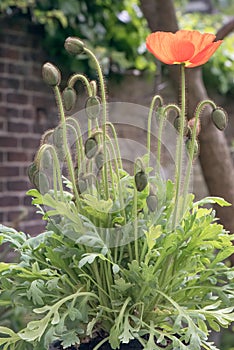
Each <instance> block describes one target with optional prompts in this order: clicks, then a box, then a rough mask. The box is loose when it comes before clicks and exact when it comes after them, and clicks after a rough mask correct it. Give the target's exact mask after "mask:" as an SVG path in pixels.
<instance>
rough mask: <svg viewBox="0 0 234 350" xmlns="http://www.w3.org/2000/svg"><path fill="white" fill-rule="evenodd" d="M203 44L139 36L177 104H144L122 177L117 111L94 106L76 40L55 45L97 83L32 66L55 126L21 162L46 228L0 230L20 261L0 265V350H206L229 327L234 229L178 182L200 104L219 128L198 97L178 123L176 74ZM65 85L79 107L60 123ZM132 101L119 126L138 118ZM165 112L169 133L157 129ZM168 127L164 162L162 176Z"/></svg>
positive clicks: (193, 34) (102, 96) (95, 93)
mask: <svg viewBox="0 0 234 350" xmlns="http://www.w3.org/2000/svg"><path fill="white" fill-rule="evenodd" d="M214 39H215V37H214V36H213V35H211V34H201V33H199V32H197V31H185V30H182V31H178V32H177V33H175V34H173V33H164V32H156V33H153V34H151V35H150V36H149V37H148V38H147V41H146V43H147V48H148V49H149V50H150V51H151V52H152V53H153V54H154V55H155V56H156V57H157V58H158V59H160V60H161V61H162V62H164V63H166V64H179V65H180V67H181V101H180V104H179V105H178V106H177V105H174V104H169V105H166V104H164V102H163V99H162V97H160V96H158V95H156V96H154V97H153V99H152V103H151V106H150V108H149V110H147V114H146V115H145V120H147V123H146V124H147V128H146V130H145V134H146V145H145V147H143V148H142V150H141V152H140V155H137V152H136V154H135V153H134V152H132V151H131V152H130V153H131V156H130V159H128V160H129V163H131V164H133V166H132V169H131V171H130V170H129V171H128V170H127V169H126V167H124V166H123V163H124V162H123V161H124V152H125V151H126V150H129V149H130V148H129V143H125V142H123V143H122V140H121V139H120V138H118V137H117V129H118V128H117V127H116V126H114V123H113V122H112V118H111V117H112V115H113V114H114V110H117V122H119V123H120V124H122V123H123V122H124V121H125V123H126V124H127V122H126V121H127V113H125V112H126V110H125V111H124V110H122V111H121V106H123V105H122V104H120V105H117V106H114V107H115V108H111V107H112V106H111V105H107V101H106V90H105V85H104V78H103V74H102V70H101V68H100V65H99V62H98V60H97V58H96V57H95V55H94V54H93V53H92V52H91V51H90V50H89V49H88V48H87V46H86V45H85V43H83V42H82V41H81V40H80V39H78V38H68V39H67V40H66V43H65V48H66V49H67V51H68V52H69V53H71V54H75V55H80V54H82V55H86V56H87V57H88V58H89V59H90V60H91V61H92V64H93V65H95V67H96V70H97V74H98V84H97V83H96V81H90V80H89V79H88V78H87V77H85V76H84V75H82V74H75V75H73V76H71V78H69V80H68V82H67V86H66V88H65V89H64V90H63V92H61V90H60V80H61V74H60V72H59V70H58V68H57V67H55V66H54V65H53V64H51V63H46V64H45V65H44V66H43V77H44V79H45V81H46V83H47V84H49V85H50V86H51V87H52V89H53V91H54V94H55V98H56V102H57V106H58V111H59V116H60V121H59V124H58V126H57V127H56V128H55V129H54V130H49V131H47V132H46V133H45V134H44V135H43V137H42V141H41V146H40V148H39V150H38V152H37V154H36V156H35V160H34V162H33V163H32V164H31V165H30V167H29V170H28V174H29V178H30V180H31V182H32V183H33V185H34V187H35V188H34V189H32V190H30V191H28V195H29V196H31V197H32V198H33V200H32V203H33V204H34V205H35V206H36V207H37V208H38V212H39V213H41V214H42V218H43V220H45V221H47V226H46V230H45V232H43V233H41V234H39V235H38V236H36V237H30V236H29V235H27V234H24V233H23V232H17V231H16V230H15V229H13V228H9V227H5V226H2V225H1V226H0V242H1V243H5V242H8V243H9V244H10V245H11V246H12V247H13V248H14V249H15V251H16V252H17V253H18V254H19V261H18V262H16V263H7V262H1V263H0V276H1V279H0V293H1V294H0V308H1V310H2V312H1V314H2V316H1V317H2V320H1V326H0V347H1V349H3V350H10V349H11V350H14V349H16V350H22V349H24V350H27V349H36V350H41V349H50V350H51V349H56V348H57V349H80V350H82V349H84V350H85V349H87V348H89V349H94V350H98V349H131V348H132V349H133V348H134V349H137V348H139V349H145V350H156V349H162V348H163V349H167V350H170V349H177V350H184V349H190V350H199V349H211V350H215V349H216V350H217V347H216V346H215V345H214V344H213V343H212V342H211V341H210V339H209V335H210V332H211V330H215V331H219V330H220V328H221V327H228V326H229V325H230V324H231V322H233V321H234V312H233V311H234V306H233V304H234V292H233V287H234V269H233V267H230V266H229V264H228V262H227V259H228V257H229V256H230V255H231V254H232V253H233V252H234V247H233V245H232V240H233V235H231V234H230V233H229V232H227V231H226V230H225V229H224V227H223V226H222V225H221V224H220V223H219V222H218V220H217V218H216V217H215V212H214V210H213V209H212V208H207V207H206V205H207V204H209V205H212V204H218V205H220V206H228V205H229V203H227V202H226V201H225V200H224V199H222V198H219V197H207V198H204V199H202V200H200V201H196V200H195V199H194V195H193V194H192V193H190V178H191V171H192V165H193V161H194V158H195V157H196V156H197V153H198V141H197V137H198V130H199V128H200V123H199V118H200V116H201V113H202V110H203V108H204V107H205V106H207V105H208V106H211V107H212V110H213V112H212V115H211V120H212V121H213V123H214V125H215V126H216V127H218V128H219V129H221V130H223V129H224V128H225V126H226V123H227V116H226V113H225V112H224V111H223V110H222V109H221V108H220V107H217V106H216V104H215V103H214V102H213V101H210V100H205V101H202V102H200V103H199V105H198V106H197V109H196V111H195V113H194V119H193V121H192V122H189V123H188V122H187V119H186V115H185V111H186V105H185V101H186V96H185V78H186V70H187V69H190V68H192V67H195V66H198V65H201V64H204V63H205V62H207V60H208V59H209V57H210V56H211V55H212V54H213V53H214V52H215V51H216V49H217V48H218V46H219V45H220V44H221V42H219V41H218V42H214ZM182 48H183V50H182ZM77 81H80V82H81V83H82V84H83V85H84V87H85V89H86V92H87V101H86V104H85V109H84V110H83V111H82V112H78V113H77V114H74V115H72V114H71V111H72V110H73V108H74V106H75V104H76V99H77V93H76V89H75V84H76V82H77ZM128 107H129V106H128ZM136 107H137V108H136V109H135V110H134V111H133V112H132V113H131V115H132V118H133V119H132V122H131V126H134V125H136V124H137V120H138V119H139V118H137V115H139V114H140V115H141V118H140V119H141V121H142V118H143V116H144V113H145V112H146V109H144V110H141V109H140V108H139V106H136ZM118 108H120V109H118ZM171 111H174V113H175V114H176V115H177V117H176V120H175V122H174V126H175V128H174V126H173V125H172V124H171V123H169V122H168V121H167V117H168V114H169V113H170V112H171ZM69 113H70V114H69ZM82 113H83V117H84V118H83V119H85V123H83V122H82V120H83V119H82V117H81V114H82ZM137 113H139V114H137ZM121 118H122V120H121ZM115 121H116V120H115ZM84 124H85V126H84ZM154 129H156V134H154V131H153V130H154ZM171 130H173V132H172V131H171ZM168 132H169V133H170V132H172V133H171V134H170V135H169V138H170V139H171V140H173V138H174V141H175V146H173V147H172V148H173V149H174V151H175V153H174V154H173V152H171V153H170V152H169V153H170V155H171V157H172V159H173V162H174V163H175V164H174V175H172V176H170V177H169V178H166V177H165V176H163V174H162V166H161V164H162V160H163V152H164V149H165V148H166V147H167V146H168V145H167V141H165V140H167V137H166V136H165V135H167V136H168ZM155 135H156V137H155ZM155 140H156V141H155ZM155 144H156V145H155ZM136 145H139V143H136V144H135V143H133V147H132V148H131V150H136V149H137V146H136ZM168 147H169V146H168ZM185 158H186V162H185V161H184V160H185ZM4 316H5V317H4ZM9 320H10V322H9ZM87 344H89V345H87ZM88 346H89V347H88Z"/></svg>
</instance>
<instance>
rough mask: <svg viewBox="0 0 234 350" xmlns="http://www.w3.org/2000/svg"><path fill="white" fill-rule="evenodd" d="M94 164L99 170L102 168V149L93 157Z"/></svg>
mask: <svg viewBox="0 0 234 350" xmlns="http://www.w3.org/2000/svg"><path fill="white" fill-rule="evenodd" d="M95 164H96V167H97V169H98V171H99V170H101V169H102V167H103V165H104V154H103V152H102V151H100V152H99V153H98V154H97V155H96V157H95Z"/></svg>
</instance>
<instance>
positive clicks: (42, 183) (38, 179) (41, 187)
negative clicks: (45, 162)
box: [33, 170, 49, 194]
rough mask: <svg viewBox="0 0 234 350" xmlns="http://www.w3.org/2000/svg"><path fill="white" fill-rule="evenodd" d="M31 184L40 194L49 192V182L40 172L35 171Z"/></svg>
mask: <svg viewBox="0 0 234 350" xmlns="http://www.w3.org/2000/svg"><path fill="white" fill-rule="evenodd" d="M33 184H34V186H35V187H36V188H37V189H38V191H39V192H40V193H41V194H44V193H47V192H48V191H49V181H48V178H47V176H46V174H45V173H44V172H42V171H39V170H38V171H36V172H35V173H34V176H33Z"/></svg>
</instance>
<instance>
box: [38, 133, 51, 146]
mask: <svg viewBox="0 0 234 350" xmlns="http://www.w3.org/2000/svg"><path fill="white" fill-rule="evenodd" d="M53 132H54V129H49V130H46V132H45V133H44V134H43V135H42V137H41V142H40V145H41V146H42V145H44V144H45V143H50V137H51V136H53Z"/></svg>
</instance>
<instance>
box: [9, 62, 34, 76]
mask: <svg viewBox="0 0 234 350" xmlns="http://www.w3.org/2000/svg"><path fill="white" fill-rule="evenodd" d="M8 71H9V73H11V74H18V75H23V76H24V77H25V76H27V75H28V74H30V73H31V67H30V65H26V64H19V63H18V62H17V63H10V64H9V67H8Z"/></svg>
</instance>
